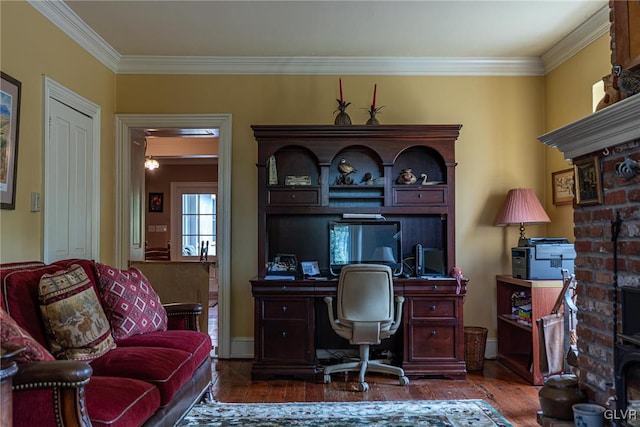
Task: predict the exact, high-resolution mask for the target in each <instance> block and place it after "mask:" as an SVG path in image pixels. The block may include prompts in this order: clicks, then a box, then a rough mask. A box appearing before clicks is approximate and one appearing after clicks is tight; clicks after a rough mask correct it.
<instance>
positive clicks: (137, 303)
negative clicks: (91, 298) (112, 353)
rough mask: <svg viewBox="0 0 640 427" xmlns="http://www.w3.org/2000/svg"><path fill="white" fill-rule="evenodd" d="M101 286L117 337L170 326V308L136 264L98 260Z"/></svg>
mask: <svg viewBox="0 0 640 427" xmlns="http://www.w3.org/2000/svg"><path fill="white" fill-rule="evenodd" d="M96 270H97V271H98V277H99V280H98V288H99V290H100V294H101V296H102V299H103V301H104V310H105V313H106V314H107V317H108V318H109V322H110V323H111V330H112V332H113V337H114V338H115V339H116V340H122V339H124V338H128V337H131V336H133V335H138V334H144V333H147V332H154V331H165V330H167V311H166V310H165V309H164V307H163V306H162V303H161V302H160V297H159V296H158V294H157V293H156V291H155V290H154V289H153V287H152V286H151V284H150V283H149V280H147V278H146V277H145V276H144V274H142V272H141V271H140V270H138V269H137V268H135V267H132V268H130V269H129V270H124V271H123V270H118V269H117V268H113V267H109V266H108V265H104V264H100V263H96Z"/></svg>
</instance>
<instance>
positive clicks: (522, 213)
mask: <svg viewBox="0 0 640 427" xmlns="http://www.w3.org/2000/svg"><path fill="white" fill-rule="evenodd" d="M542 222H551V220H550V219H549V216H548V215H547V213H546V212H545V211H544V208H543V207H542V204H540V200H538V197H536V193H534V192H533V190H532V189H530V188H514V189H512V190H509V193H508V194H507V200H506V201H505V202H504V206H503V207H502V210H501V211H500V214H499V215H498V219H497V220H496V225H501V226H504V225H509V224H520V238H521V239H522V238H524V224H536V223H542Z"/></svg>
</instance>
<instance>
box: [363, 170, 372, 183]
mask: <svg viewBox="0 0 640 427" xmlns="http://www.w3.org/2000/svg"><path fill="white" fill-rule="evenodd" d="M360 182H364V185H373V175H371V172H367V173H365V174H364V175H362V179H361V180H360Z"/></svg>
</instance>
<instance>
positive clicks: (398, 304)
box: [389, 296, 404, 335]
mask: <svg viewBox="0 0 640 427" xmlns="http://www.w3.org/2000/svg"><path fill="white" fill-rule="evenodd" d="M395 302H396V313H395V319H393V324H392V325H391V328H390V329H389V333H390V334H392V335H393V334H395V333H396V331H397V330H398V328H399V327H400V324H401V323H402V305H403V304H404V297H401V296H397V297H395Z"/></svg>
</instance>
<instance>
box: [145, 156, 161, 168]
mask: <svg viewBox="0 0 640 427" xmlns="http://www.w3.org/2000/svg"><path fill="white" fill-rule="evenodd" d="M144 167H145V169H149V170H150V171H152V170H154V169H158V168H159V167H160V163H158V161H157V160H156V159H153V158H151V156H148V157H147V158H146V159H145V160H144Z"/></svg>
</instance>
